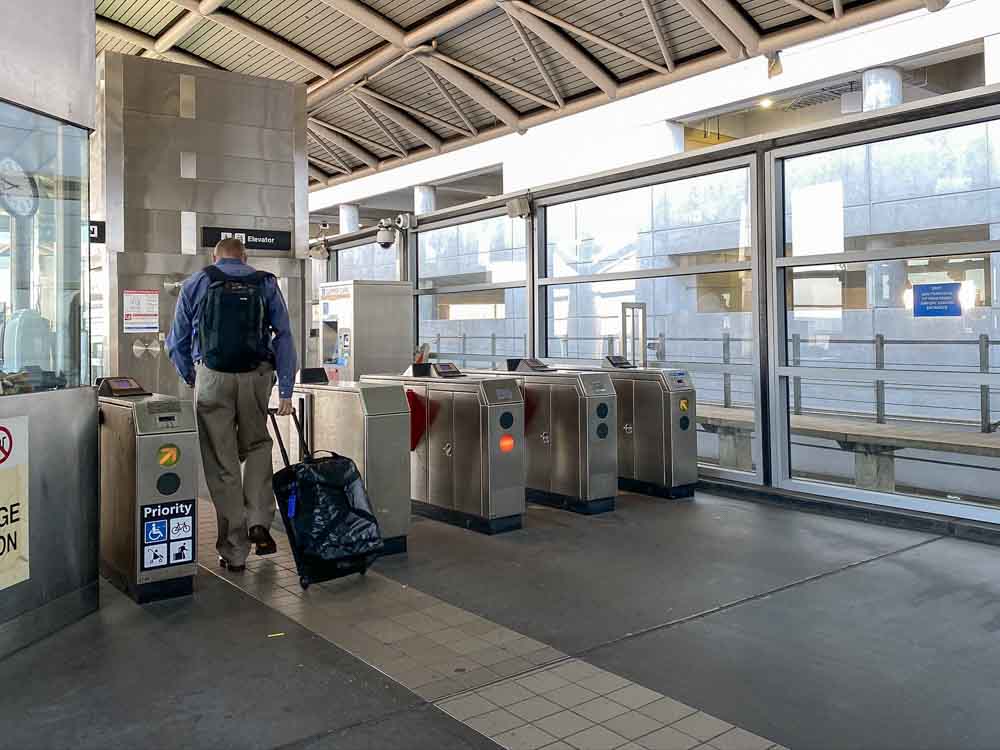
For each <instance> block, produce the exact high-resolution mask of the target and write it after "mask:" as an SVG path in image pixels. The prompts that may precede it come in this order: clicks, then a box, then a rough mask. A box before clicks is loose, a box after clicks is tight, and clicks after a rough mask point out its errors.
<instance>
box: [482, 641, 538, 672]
mask: <svg viewBox="0 0 1000 750" xmlns="http://www.w3.org/2000/svg"><path fill="white" fill-rule="evenodd" d="M469 658H470V659H474V660H475V661H477V662H479V663H480V664H482V665H483V666H484V667H490V666H493V665H494V664H499V663H500V662H502V661H507V660H508V659H510V658H512V657H511V654H510V652H508V651H504V650H503V649H502V648H500V646H490V647H489V648H485V649H483V650H482V651H476V652H475V653H474V654H469ZM532 663H533V662H532Z"/></svg>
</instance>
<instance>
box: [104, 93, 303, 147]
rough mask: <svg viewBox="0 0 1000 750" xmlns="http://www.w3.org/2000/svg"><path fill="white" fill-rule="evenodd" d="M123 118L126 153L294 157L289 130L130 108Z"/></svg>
mask: <svg viewBox="0 0 1000 750" xmlns="http://www.w3.org/2000/svg"><path fill="white" fill-rule="evenodd" d="M126 75H127V73H126ZM122 122H123V123H124V127H125V134H126V140H125V148H126V150H127V152H128V153H133V152H138V151H142V150H153V151H157V150H160V149H166V150H168V151H204V152H208V153H213V154H222V155H224V156H241V157H246V158H249V159H270V160H273V161H284V162H291V161H292V160H293V155H294V144H293V142H292V137H291V133H289V132H288V131H286V130H268V129H264V128H255V127H252V126H249V125H234V124H232V123H217V122H202V121H201V120H186V119H183V118H175V117H166V116H164V115H155V114H146V113H145V112H135V111H130V110H126V111H125V113H124V114H123V115H122Z"/></svg>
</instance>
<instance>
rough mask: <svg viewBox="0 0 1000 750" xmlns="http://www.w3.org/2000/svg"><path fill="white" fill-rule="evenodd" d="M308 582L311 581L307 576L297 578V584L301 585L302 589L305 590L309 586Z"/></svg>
mask: <svg viewBox="0 0 1000 750" xmlns="http://www.w3.org/2000/svg"><path fill="white" fill-rule="evenodd" d="M310 583H312V582H311V581H310V580H309V577H308V576H301V577H300V578H299V585H300V586H301V587H302V590H303V591H305V590H306V589H307V588H309V584H310Z"/></svg>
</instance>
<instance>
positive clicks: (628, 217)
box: [545, 169, 750, 277]
mask: <svg viewBox="0 0 1000 750" xmlns="http://www.w3.org/2000/svg"><path fill="white" fill-rule="evenodd" d="M749 204H750V192H749V173H748V170H746V169H736V170H732V171H729V172H719V173H716V174H708V175H701V176H699V177H692V178H690V179H686V180H676V181H674V182H667V183H664V184H662V185H653V186H651V187H643V188H636V189H634V190H626V191H623V192H620V193H612V194H610V195H602V196H598V197H596V198H586V199H584V200H579V201H574V202H572V203H562V204H559V205H556V206H550V207H548V208H547V209H546V225H545V226H546V230H545V231H546V244H547V267H548V275H549V276H550V277H563V276H586V275H591V274H600V273H616V272H621V271H636V270H639V269H647V268H695V267H697V266H699V265H705V264H709V263H711V264H714V263H728V262H741V261H749V260H750V211H749Z"/></svg>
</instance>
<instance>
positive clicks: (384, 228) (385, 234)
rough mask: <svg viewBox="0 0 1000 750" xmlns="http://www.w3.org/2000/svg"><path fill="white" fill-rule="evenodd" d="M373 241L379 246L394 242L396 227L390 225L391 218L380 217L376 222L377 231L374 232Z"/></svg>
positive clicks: (390, 244)
mask: <svg viewBox="0 0 1000 750" xmlns="http://www.w3.org/2000/svg"><path fill="white" fill-rule="evenodd" d="M375 241H376V242H377V243H378V244H379V245H380V246H381V247H386V248H388V247H392V246H393V245H395V244H396V228H395V227H394V226H393V225H392V219H382V220H381V221H379V223H378V231H377V232H375Z"/></svg>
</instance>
